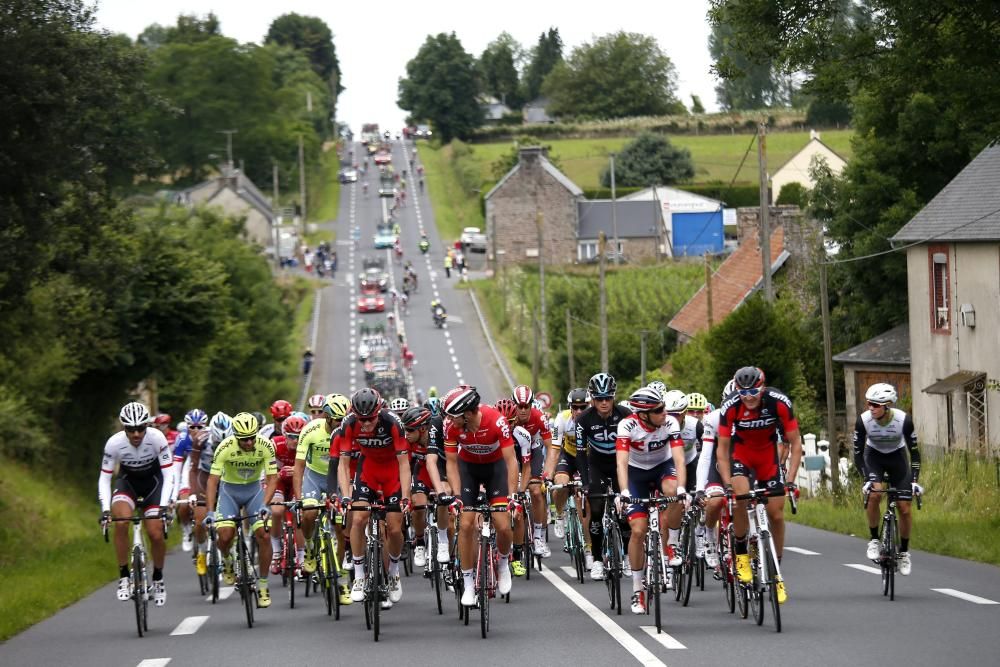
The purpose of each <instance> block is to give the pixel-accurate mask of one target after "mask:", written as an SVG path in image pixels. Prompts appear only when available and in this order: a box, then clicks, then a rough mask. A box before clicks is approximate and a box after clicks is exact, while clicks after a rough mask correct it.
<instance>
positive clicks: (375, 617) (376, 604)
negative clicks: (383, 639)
mask: <svg viewBox="0 0 1000 667" xmlns="http://www.w3.org/2000/svg"><path fill="white" fill-rule="evenodd" d="M374 545H375V547H374V549H372V562H371V566H372V569H371V570H370V574H369V575H368V578H369V579H370V581H371V585H372V594H371V598H372V634H373V636H374V638H375V641H378V635H379V631H380V630H381V627H380V625H381V622H382V586H383V585H384V582H383V581H382V536H381V534H376V535H375V539H374Z"/></svg>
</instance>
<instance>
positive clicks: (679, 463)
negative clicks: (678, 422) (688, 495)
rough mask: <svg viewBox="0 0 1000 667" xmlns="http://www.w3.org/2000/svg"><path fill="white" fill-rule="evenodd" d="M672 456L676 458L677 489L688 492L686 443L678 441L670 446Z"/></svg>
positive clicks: (678, 438)
mask: <svg viewBox="0 0 1000 667" xmlns="http://www.w3.org/2000/svg"><path fill="white" fill-rule="evenodd" d="M670 455H671V456H673V458H674V474H675V475H677V488H678V489H684V490H687V465H686V464H685V463H684V441H683V440H681V439H680V434H678V436H677V439H676V440H675V441H673V442H672V444H671V445H670Z"/></svg>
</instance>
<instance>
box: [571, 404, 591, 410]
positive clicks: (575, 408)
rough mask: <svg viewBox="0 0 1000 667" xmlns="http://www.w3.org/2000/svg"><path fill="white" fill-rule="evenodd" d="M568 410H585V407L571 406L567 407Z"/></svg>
mask: <svg viewBox="0 0 1000 667" xmlns="http://www.w3.org/2000/svg"><path fill="white" fill-rule="evenodd" d="M569 409H570V410H586V409H587V406H586V405H571V406H569Z"/></svg>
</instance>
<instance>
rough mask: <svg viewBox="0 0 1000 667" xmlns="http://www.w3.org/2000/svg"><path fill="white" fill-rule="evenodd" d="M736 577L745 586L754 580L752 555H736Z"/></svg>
mask: <svg viewBox="0 0 1000 667" xmlns="http://www.w3.org/2000/svg"><path fill="white" fill-rule="evenodd" d="M736 576H737V577H739V579H740V581H741V582H743V583H744V584H749V583H750V582H751V581H752V580H753V570H751V569H750V554H736Z"/></svg>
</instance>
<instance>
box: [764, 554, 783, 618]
mask: <svg viewBox="0 0 1000 667" xmlns="http://www.w3.org/2000/svg"><path fill="white" fill-rule="evenodd" d="M767 577H768V583H767V597H768V598H769V599H770V600H771V613H772V614H774V630H775V632H781V605H780V604H779V603H778V567H777V565H776V560H775V558H774V553H773V552H772V551H771V549H770V548H768V550H767Z"/></svg>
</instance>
